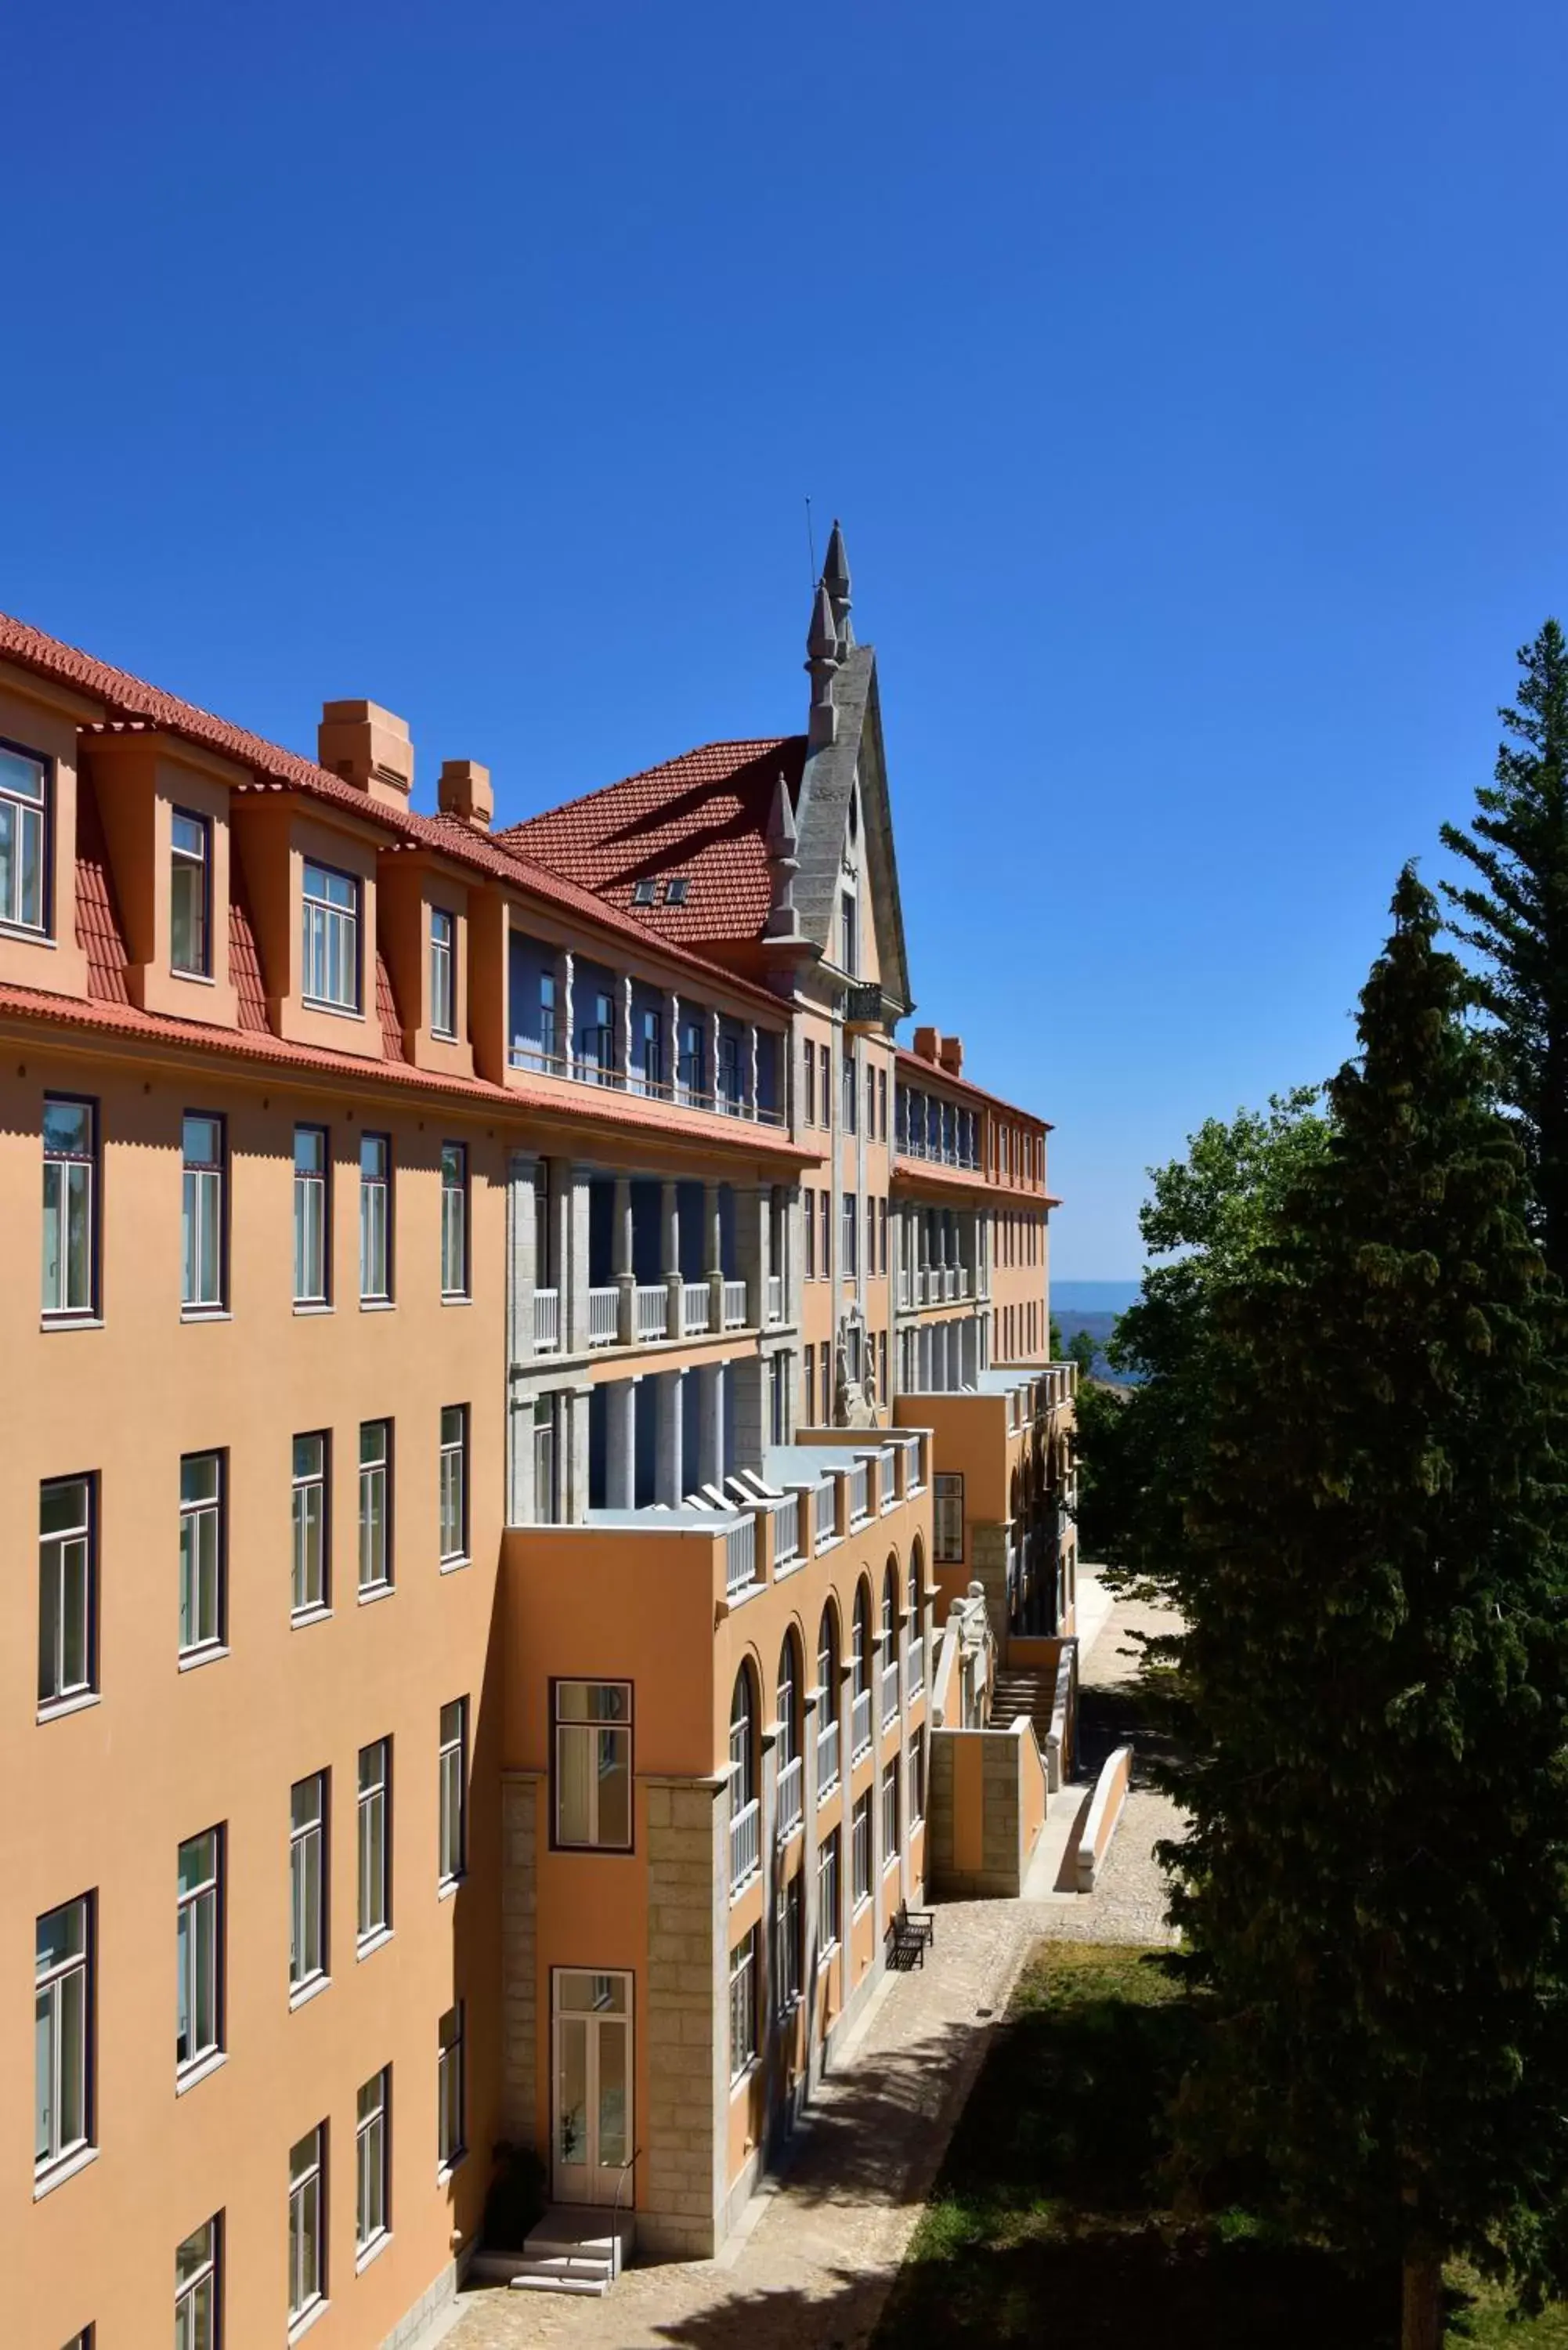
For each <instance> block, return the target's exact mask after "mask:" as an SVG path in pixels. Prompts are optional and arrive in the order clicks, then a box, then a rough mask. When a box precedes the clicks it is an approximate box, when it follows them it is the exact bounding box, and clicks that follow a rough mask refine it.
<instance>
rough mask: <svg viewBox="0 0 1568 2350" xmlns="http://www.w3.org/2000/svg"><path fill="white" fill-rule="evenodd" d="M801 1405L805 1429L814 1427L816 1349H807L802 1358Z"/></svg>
mask: <svg viewBox="0 0 1568 2350" xmlns="http://www.w3.org/2000/svg"><path fill="white" fill-rule="evenodd" d="M802 1361H803V1371H802V1378H801V1403H802V1407H803V1412H804V1417H805V1425H806V1427H807V1428H815V1426H816V1349H815V1347H806V1349H805V1354H804V1356H803V1357H802Z"/></svg>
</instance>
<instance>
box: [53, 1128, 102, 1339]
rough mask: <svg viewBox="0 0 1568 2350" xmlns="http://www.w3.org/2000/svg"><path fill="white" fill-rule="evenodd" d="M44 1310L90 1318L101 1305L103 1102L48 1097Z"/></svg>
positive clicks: (59, 1316)
mask: <svg viewBox="0 0 1568 2350" xmlns="http://www.w3.org/2000/svg"><path fill="white" fill-rule="evenodd" d="M43 1305H44V1315H45V1318H46V1319H47V1320H50V1321H55V1320H58V1321H65V1320H67V1319H74V1320H78V1321H79V1320H82V1319H86V1318H90V1316H91V1315H93V1313H94V1312H95V1311H96V1308H97V1305H98V1108H97V1106H96V1104H95V1103H93V1102H90V1101H79V1100H74V1099H70V1098H68V1097H67V1096H65V1095H64V1094H46V1095H45V1097H44V1296H43Z"/></svg>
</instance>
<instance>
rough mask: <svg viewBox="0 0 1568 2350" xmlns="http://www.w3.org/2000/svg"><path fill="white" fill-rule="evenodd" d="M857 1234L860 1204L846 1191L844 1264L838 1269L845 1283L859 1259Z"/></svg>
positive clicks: (853, 1195) (852, 1193)
mask: <svg viewBox="0 0 1568 2350" xmlns="http://www.w3.org/2000/svg"><path fill="white" fill-rule="evenodd" d="M859 1232H860V1202H859V1201H858V1200H857V1198H856V1196H855V1194H854V1192H853V1191H846V1193H845V1194H844V1223H843V1235H842V1236H843V1242H844V1262H843V1263H842V1264H841V1265H840V1266H839V1268H838V1270H839V1273H840V1274H841V1275H842V1277H843V1278H844V1279H845V1280H846V1281H847V1280H848V1279H849V1278H850V1277H851V1276H852V1275H853V1274H855V1272H856V1271H857V1262H858V1257H859V1249H858V1246H857V1243H858V1239H859Z"/></svg>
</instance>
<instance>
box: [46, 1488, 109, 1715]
mask: <svg viewBox="0 0 1568 2350" xmlns="http://www.w3.org/2000/svg"><path fill="white" fill-rule="evenodd" d="M95 1500H96V1494H95V1489H94V1480H93V1479H92V1478H91V1477H55V1478H51V1479H50V1480H49V1481H48V1482H47V1484H44V1485H41V1486H40V1487H39V1489H38V1703H39V1705H40V1707H44V1706H52V1705H68V1704H70V1703H72V1702H73V1701H74V1700H77V1699H79V1698H83V1697H86V1696H88V1695H89V1694H90V1693H91V1691H93V1690H96V1689H97V1687H98V1569H97V1549H98V1544H97V1528H96V1518H97V1512H96V1509H95V1507H94V1503H95Z"/></svg>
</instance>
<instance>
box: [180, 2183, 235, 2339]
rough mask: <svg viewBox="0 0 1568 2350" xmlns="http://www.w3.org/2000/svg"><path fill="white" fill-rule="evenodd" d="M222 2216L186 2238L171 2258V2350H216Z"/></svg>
mask: <svg viewBox="0 0 1568 2350" xmlns="http://www.w3.org/2000/svg"><path fill="white" fill-rule="evenodd" d="M222 2324H223V2214H222V2212H218V2213H217V2214H216V2215H215V2216H214V2217H213V2219H211V2220H208V2221H207V2222H206V2224H205V2225H204V2226H203V2227H200V2228H198V2229H197V2230H195V2232H194V2233H193V2234H192V2235H189V2236H187V2237H186V2239H185V2241H184V2242H183V2243H182V2245H181V2246H180V2248H179V2250H178V2251H176V2253H175V2255H174V2350H218V2343H219V2328H220V2326H221V2325H222Z"/></svg>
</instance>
